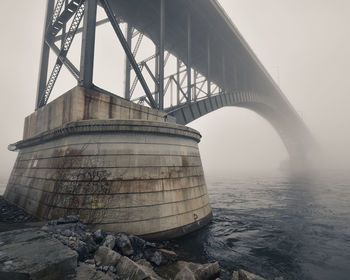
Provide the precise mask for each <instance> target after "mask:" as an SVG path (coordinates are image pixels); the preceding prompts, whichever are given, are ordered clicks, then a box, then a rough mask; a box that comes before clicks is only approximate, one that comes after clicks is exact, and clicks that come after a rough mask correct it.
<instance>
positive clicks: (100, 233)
mask: <svg viewBox="0 0 350 280" xmlns="http://www.w3.org/2000/svg"><path fill="white" fill-rule="evenodd" d="M106 236H107V233H106V232H105V231H104V230H103V229H98V230H96V231H95V232H94V233H93V235H92V237H93V238H94V241H95V242H96V243H97V244H101V242H102V241H103V239H105V237H106Z"/></svg>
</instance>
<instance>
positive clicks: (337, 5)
mask: <svg viewBox="0 0 350 280" xmlns="http://www.w3.org/2000/svg"><path fill="white" fill-rule="evenodd" d="M45 3H46V1H45V0H31V1H28V0H17V1H1V2H0V32H1V33H0V34H1V44H0V53H1V66H0V77H1V86H2V92H1V103H0V108H1V111H0V128H1V131H2V133H1V137H0V157H1V161H0V162H1V165H0V181H1V180H3V179H5V180H6V179H7V178H8V176H9V173H10V171H11V168H12V166H13V164H14V160H15V157H16V153H14V152H9V151H7V145H8V144H10V143H13V142H16V141H18V140H21V137H22V131H23V123H24V118H25V116H27V115H29V114H30V113H32V112H33V110H34V103H35V95H36V88H37V79H38V69H39V58H40V50H41V41H42V29H43V22H44V11H45ZM220 3H221V4H222V6H223V7H224V8H225V10H226V12H227V14H228V15H229V16H230V17H231V19H232V21H233V22H234V23H235V25H236V26H237V27H238V29H239V31H240V32H241V34H242V35H243V37H244V38H245V39H246V41H247V42H248V43H249V45H250V46H251V47H252V49H253V50H254V52H255V53H256V55H257V56H258V58H259V59H260V60H261V61H262V63H263V64H264V66H265V67H266V68H267V70H268V71H269V72H270V73H271V75H272V76H273V78H274V79H275V80H276V81H277V83H278V84H279V85H280V87H281V89H282V90H283V92H284V93H285V95H286V96H287V98H288V99H289V100H290V102H291V103H292V105H293V106H294V107H295V108H296V110H297V111H298V112H299V113H300V115H301V116H302V118H303V119H304V121H305V122H306V124H307V125H308V127H309V128H310V130H311V131H312V133H313V134H314V135H315V137H316V138H317V140H318V141H319V143H320V144H321V146H322V147H324V150H325V154H326V158H327V160H328V162H329V166H330V167H333V168H347V169H349V167H350V147H349V145H350V126H349V124H350V112H349V106H350V71H349V70H350V29H349V18H350V1H348V0H332V1H331V0H220ZM78 49H79V44H78V43H76V45H75V46H72V51H71V53H72V55H73V56H72V57H70V58H71V59H72V60H73V62H75V63H76V64H77V65H79V64H78V63H77V62H78V60H76V58H74V53H77V52H78ZM95 60H96V62H95V63H96V65H95V76H94V82H95V83H96V84H97V85H99V86H101V87H104V88H106V89H109V90H111V91H113V92H114V93H116V94H118V93H119V94H120V95H122V93H123V77H122V70H123V65H124V56H123V53H122V51H121V48H120V47H119V43H118V42H117V40H116V38H115V35H114V34H113V33H112V32H111V29H110V27H108V26H105V27H100V28H98V31H97V41H96V57H95ZM112 68H113V69H114V70H111V71H109V69H112ZM106 69H108V71H107V70H106ZM74 84H75V82H74V79H73V78H71V77H70V75H69V74H68V73H67V71H65V70H64V71H63V72H62V74H61V75H60V78H59V80H58V82H57V84H56V87H55V92H54V95H53V96H52V98H50V100H52V99H53V98H55V97H57V96H58V95H60V94H62V93H64V92H65V91H66V90H68V89H70V88H71V87H73V86H74ZM189 126H191V127H193V128H195V129H197V130H199V131H200V132H201V134H202V136H203V139H202V142H201V144H200V149H201V155H202V161H203V164H204V167H205V170H206V172H209V173H214V172H218V171H220V172H226V173H232V172H235V171H237V170H247V171H249V170H259V169H265V170H266V169H267V170H277V169H278V166H279V164H280V162H281V161H282V160H284V159H286V158H287V153H286V150H285V148H284V146H283V144H282V142H281V140H280V139H279V137H278V135H277V134H276V132H275V131H274V130H273V129H272V127H271V126H270V125H269V124H268V123H267V122H266V121H265V120H263V119H262V118H260V117H259V116H258V115H256V114H255V113H254V112H250V111H248V110H246V109H240V108H235V107H227V108H224V109H221V110H218V111H216V112H214V113H211V114H209V115H207V116H205V117H202V118H201V119H199V120H196V121H195V122H193V123H191V124H190V125H189Z"/></svg>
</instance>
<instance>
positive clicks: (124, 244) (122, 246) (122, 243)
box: [115, 233, 134, 257]
mask: <svg viewBox="0 0 350 280" xmlns="http://www.w3.org/2000/svg"><path fill="white" fill-rule="evenodd" d="M115 244H116V246H117V249H118V250H119V251H120V252H121V253H122V255H123V256H128V257H129V256H131V255H133V254H134V249H133V247H132V245H131V242H130V239H129V237H128V236H127V235H126V234H125V233H118V234H117V235H116V236H115Z"/></svg>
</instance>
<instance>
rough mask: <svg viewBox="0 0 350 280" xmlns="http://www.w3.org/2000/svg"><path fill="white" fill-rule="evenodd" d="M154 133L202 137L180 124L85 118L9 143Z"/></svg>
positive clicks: (20, 145) (20, 144) (18, 146)
mask: <svg viewBox="0 0 350 280" xmlns="http://www.w3.org/2000/svg"><path fill="white" fill-rule="evenodd" d="M123 132H135V133H152V134H165V135H173V136H182V137H187V138H191V139H193V140H195V141H196V142H197V143H198V142H199V141H200V139H201V135H200V133H199V132H198V131H196V130H194V129H192V128H189V127H186V126H183V125H178V124H173V123H166V122H155V121H144V120H112V119H111V120H85V121H78V122H71V123H68V124H65V125H63V126H61V127H59V128H55V129H52V130H49V131H46V132H42V133H40V134H39V135H37V136H34V137H31V138H28V139H25V140H22V141H19V142H17V143H14V144H11V145H9V150H11V151H15V150H17V149H22V148H26V147H30V146H34V145H38V144H41V143H43V142H47V141H50V140H53V139H57V138H61V137H65V136H68V135H76V134H89V133H123Z"/></svg>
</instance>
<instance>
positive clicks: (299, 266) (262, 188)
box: [178, 172, 350, 280]
mask: <svg viewBox="0 0 350 280" xmlns="http://www.w3.org/2000/svg"><path fill="white" fill-rule="evenodd" d="M207 184H208V190H209V194H210V199H211V203H212V207H213V214H214V220H213V222H212V223H211V224H210V225H209V226H208V227H206V228H204V229H202V230H201V231H199V232H196V233H193V234H191V235H190V236H187V237H185V238H183V239H181V240H179V241H178V242H179V243H180V247H181V248H183V249H184V250H186V251H187V252H190V254H189V255H187V259H188V260H192V261H199V262H208V261H214V260H218V261H219V263H220V265H221V267H222V268H223V270H224V273H223V274H224V275H222V277H221V278H222V279H231V277H232V276H231V274H232V271H233V270H234V269H237V268H243V269H246V270H249V271H251V272H253V273H256V274H259V275H261V276H264V277H266V278H267V279H273V278H274V277H279V276H283V277H284V279H307V280H309V279H310V280H311V279H312V280H313V279H314V280H316V279H317V280H323V279H324V280H332V279H337V280H348V279H350V174H346V173H344V172H343V173H341V172H336V173H334V172H333V173H330V174H327V175H325V174H323V175H317V176H313V177H304V178H296V177H294V178H293V177H281V176H279V177H278V176H268V175H260V176H251V175H249V176H248V175H240V176H238V175H232V176H230V177H229V178H224V177H221V178H220V179H218V178H214V177H212V178H211V177H209V178H207Z"/></svg>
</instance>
